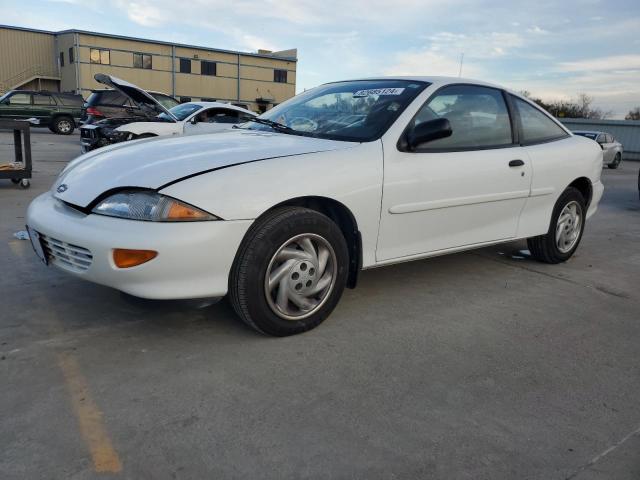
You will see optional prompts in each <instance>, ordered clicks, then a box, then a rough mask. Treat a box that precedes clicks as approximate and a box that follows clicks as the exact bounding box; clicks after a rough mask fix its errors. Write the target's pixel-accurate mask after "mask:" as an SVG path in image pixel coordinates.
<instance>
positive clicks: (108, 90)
mask: <svg viewBox="0 0 640 480" xmlns="http://www.w3.org/2000/svg"><path fill="white" fill-rule="evenodd" d="M117 91H118V90H116V89H115V88H94V89H93V90H91V93H102V92H117ZM145 92H147V93H156V94H158V95H165V96H167V97H171V98H173V96H172V95H169V94H168V93H164V92H157V91H155V90H145Z"/></svg>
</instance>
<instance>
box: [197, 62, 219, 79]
mask: <svg viewBox="0 0 640 480" xmlns="http://www.w3.org/2000/svg"><path fill="white" fill-rule="evenodd" d="M200 73H201V74H202V75H210V76H215V75H216V62H207V61H206V60H203V61H202V63H201V64H200Z"/></svg>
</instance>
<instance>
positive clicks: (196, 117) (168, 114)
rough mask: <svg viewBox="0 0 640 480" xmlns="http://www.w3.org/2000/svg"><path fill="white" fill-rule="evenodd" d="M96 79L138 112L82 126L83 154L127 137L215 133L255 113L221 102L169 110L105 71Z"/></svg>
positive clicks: (133, 86)
mask: <svg viewBox="0 0 640 480" xmlns="http://www.w3.org/2000/svg"><path fill="white" fill-rule="evenodd" d="M95 79H96V81H98V82H100V83H102V84H104V85H107V86H109V87H111V88H113V89H115V90H117V91H119V92H121V93H122V94H123V95H125V96H126V97H128V98H129V99H130V100H131V102H132V103H133V104H135V106H136V111H137V114H136V115H129V116H123V117H114V118H106V119H104V120H101V121H99V122H96V123H94V124H92V125H83V126H82V127H81V128H80V145H81V147H80V148H81V151H82V153H87V152H89V151H91V150H95V149H96V148H100V147H104V146H106V145H111V144H114V143H120V142H126V141H128V140H138V139H142V138H151V137H160V136H169V135H198V134H203V133H213V132H216V131H220V130H227V129H229V128H231V127H233V125H235V124H238V123H244V122H246V121H247V120H248V119H249V118H251V117H255V116H256V114H255V113H253V112H251V111H249V110H246V109H244V108H241V107H236V106H234V105H230V104H226V103H220V102H188V103H182V104H180V105H176V106H175V107H173V108H170V109H167V108H166V107H165V106H164V105H163V104H162V102H159V101H158V100H157V99H156V98H155V97H154V96H153V95H151V94H149V93H148V92H146V91H145V90H143V89H141V88H139V87H137V86H136V85H133V84H131V83H129V82H126V81H125V80H122V79H119V78H117V77H113V76H111V75H104V74H97V75H96V76H95ZM141 115H143V116H144V120H143V121H141Z"/></svg>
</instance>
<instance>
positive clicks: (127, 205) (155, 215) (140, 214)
mask: <svg viewBox="0 0 640 480" xmlns="http://www.w3.org/2000/svg"><path fill="white" fill-rule="evenodd" d="M92 212H93V213H97V214H99V215H107V216H110V217H120V218H128V219H130V220H145V221H148V222H197V221H202V220H219V218H218V217H216V216H215V215H211V214H210V213H207V212H205V211H204V210H200V209H199V208H196V207H193V206H191V205H188V204H186V203H183V202H181V201H179V200H176V199H175V198H171V197H167V196H165V195H160V194H159V193H156V192H153V191H146V190H132V191H124V192H118V193H114V194H113V195H111V196H109V197H107V198H105V199H104V200H102V201H101V202H99V203H98V204H97V205H96V206H95V208H94V209H93V210H92Z"/></svg>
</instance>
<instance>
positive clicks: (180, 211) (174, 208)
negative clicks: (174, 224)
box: [167, 201, 211, 220]
mask: <svg viewBox="0 0 640 480" xmlns="http://www.w3.org/2000/svg"><path fill="white" fill-rule="evenodd" d="M210 216H211V215H209V214H208V213H206V212H203V211H202V210H198V209H197V208H193V207H190V206H188V205H185V204H183V203H178V202H175V201H174V202H173V203H172V204H171V206H170V207H169V211H168V212H167V220H201V219H206V218H208V217H210Z"/></svg>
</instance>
